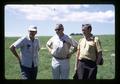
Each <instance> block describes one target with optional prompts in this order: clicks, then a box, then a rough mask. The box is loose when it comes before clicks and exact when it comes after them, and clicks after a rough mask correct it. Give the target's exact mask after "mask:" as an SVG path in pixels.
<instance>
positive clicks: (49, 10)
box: [6, 5, 114, 23]
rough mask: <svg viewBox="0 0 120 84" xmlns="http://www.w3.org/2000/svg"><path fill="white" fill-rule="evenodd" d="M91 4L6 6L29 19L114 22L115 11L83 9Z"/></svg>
mask: <svg viewBox="0 0 120 84" xmlns="http://www.w3.org/2000/svg"><path fill="white" fill-rule="evenodd" d="M83 7H84V8H89V7H90V5H7V6H6V8H7V9H8V8H9V10H12V11H15V13H18V14H22V15H24V17H25V18H26V19H28V20H39V21H45V20H52V21H59V22H67V21H71V22H86V21H87V22H101V23H102V22H109V23H112V22H114V11H112V10H106V11H100V10H99V11H94V12H90V11H81V10H80V9H81V8H83Z"/></svg>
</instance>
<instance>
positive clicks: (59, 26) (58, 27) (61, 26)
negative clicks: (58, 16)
mask: <svg viewBox="0 0 120 84" xmlns="http://www.w3.org/2000/svg"><path fill="white" fill-rule="evenodd" d="M56 29H64V26H63V25H62V24H56V27H55V30H56Z"/></svg>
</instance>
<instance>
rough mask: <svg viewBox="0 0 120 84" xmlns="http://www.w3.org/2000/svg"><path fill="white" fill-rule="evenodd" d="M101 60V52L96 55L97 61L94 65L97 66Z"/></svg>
mask: <svg viewBox="0 0 120 84" xmlns="http://www.w3.org/2000/svg"><path fill="white" fill-rule="evenodd" d="M101 59H102V51H100V52H98V53H97V59H96V64H99V63H100V61H101Z"/></svg>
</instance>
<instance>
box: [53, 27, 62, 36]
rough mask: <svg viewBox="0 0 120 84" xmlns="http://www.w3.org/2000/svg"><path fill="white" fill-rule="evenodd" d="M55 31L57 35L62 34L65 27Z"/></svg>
mask: <svg viewBox="0 0 120 84" xmlns="http://www.w3.org/2000/svg"><path fill="white" fill-rule="evenodd" d="M55 32H56V34H57V35H61V34H63V28H58V29H55Z"/></svg>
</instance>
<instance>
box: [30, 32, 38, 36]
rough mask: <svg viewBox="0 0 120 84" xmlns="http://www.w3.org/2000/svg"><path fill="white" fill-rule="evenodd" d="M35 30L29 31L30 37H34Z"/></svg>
mask: <svg viewBox="0 0 120 84" xmlns="http://www.w3.org/2000/svg"><path fill="white" fill-rule="evenodd" d="M36 33H37V31H29V35H30V37H34V36H35V35H36Z"/></svg>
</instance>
